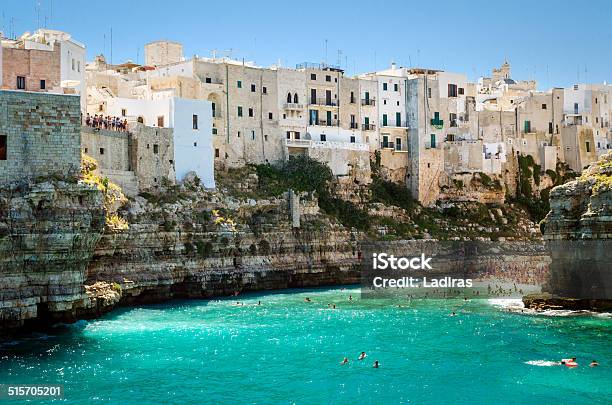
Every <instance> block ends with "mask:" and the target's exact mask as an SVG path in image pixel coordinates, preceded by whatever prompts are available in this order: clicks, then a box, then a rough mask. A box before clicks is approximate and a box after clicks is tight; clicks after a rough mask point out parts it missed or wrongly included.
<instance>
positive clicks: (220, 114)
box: [212, 109, 223, 118]
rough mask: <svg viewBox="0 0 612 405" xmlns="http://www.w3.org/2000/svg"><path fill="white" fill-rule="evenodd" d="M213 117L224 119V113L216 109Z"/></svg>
mask: <svg viewBox="0 0 612 405" xmlns="http://www.w3.org/2000/svg"><path fill="white" fill-rule="evenodd" d="M212 117H213V118H223V113H222V112H221V110H219V109H215V110H213V113H212Z"/></svg>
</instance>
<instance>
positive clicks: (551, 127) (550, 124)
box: [548, 122, 553, 134]
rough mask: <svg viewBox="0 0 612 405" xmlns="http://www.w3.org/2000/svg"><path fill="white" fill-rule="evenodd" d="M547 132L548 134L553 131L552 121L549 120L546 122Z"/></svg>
mask: <svg viewBox="0 0 612 405" xmlns="http://www.w3.org/2000/svg"><path fill="white" fill-rule="evenodd" d="M548 133H549V134H552V133H553V123H552V122H549V123H548Z"/></svg>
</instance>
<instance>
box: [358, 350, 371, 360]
mask: <svg viewBox="0 0 612 405" xmlns="http://www.w3.org/2000/svg"><path fill="white" fill-rule="evenodd" d="M366 357H368V355H367V354H366V352H361V354H360V355H359V358H358V359H357V360H363V359H365V358H366Z"/></svg>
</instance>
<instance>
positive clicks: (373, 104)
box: [361, 98, 376, 106]
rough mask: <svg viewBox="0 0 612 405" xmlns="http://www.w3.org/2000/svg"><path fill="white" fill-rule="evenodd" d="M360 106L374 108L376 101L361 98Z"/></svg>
mask: <svg viewBox="0 0 612 405" xmlns="http://www.w3.org/2000/svg"><path fill="white" fill-rule="evenodd" d="M361 105H369V106H375V105H376V100H375V99H373V98H362V99H361Z"/></svg>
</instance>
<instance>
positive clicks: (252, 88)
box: [251, 84, 255, 93]
mask: <svg viewBox="0 0 612 405" xmlns="http://www.w3.org/2000/svg"><path fill="white" fill-rule="evenodd" d="M251 93H255V85H254V84H251Z"/></svg>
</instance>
